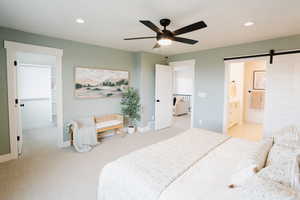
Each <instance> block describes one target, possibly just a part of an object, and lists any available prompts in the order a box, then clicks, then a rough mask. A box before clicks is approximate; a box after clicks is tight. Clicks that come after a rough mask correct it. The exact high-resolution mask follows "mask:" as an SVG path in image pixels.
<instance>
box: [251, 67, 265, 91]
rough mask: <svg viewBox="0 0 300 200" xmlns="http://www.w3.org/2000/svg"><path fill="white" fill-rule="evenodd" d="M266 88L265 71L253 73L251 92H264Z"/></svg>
mask: <svg viewBox="0 0 300 200" xmlns="http://www.w3.org/2000/svg"><path fill="white" fill-rule="evenodd" d="M265 88H266V71H265V70H256V71H253V90H265Z"/></svg>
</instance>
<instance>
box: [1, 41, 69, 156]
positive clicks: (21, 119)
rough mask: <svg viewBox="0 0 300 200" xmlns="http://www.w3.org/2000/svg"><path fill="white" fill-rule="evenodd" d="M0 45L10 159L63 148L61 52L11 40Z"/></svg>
mask: <svg viewBox="0 0 300 200" xmlns="http://www.w3.org/2000/svg"><path fill="white" fill-rule="evenodd" d="M4 46H5V48H6V54H7V76H8V79H7V86H8V103H9V104H8V106H9V127H10V131H9V135H10V149H11V157H10V159H17V158H18V157H20V156H30V155H32V154H34V153H35V152H38V151H39V152H40V151H44V152H49V150H52V149H57V146H63V144H64V143H63V107H62V73H61V72H62V70H61V69H62V55H63V50H61V49H54V48H49V47H43V46H36V45H29V44H23V43H17V42H11V41H5V42H4ZM23 144H24V145H23ZM23 146H24V148H23Z"/></svg>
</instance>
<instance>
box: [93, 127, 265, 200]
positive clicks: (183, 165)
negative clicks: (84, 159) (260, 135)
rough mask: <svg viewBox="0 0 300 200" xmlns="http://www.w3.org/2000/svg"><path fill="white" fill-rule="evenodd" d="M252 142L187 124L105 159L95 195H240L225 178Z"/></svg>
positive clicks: (213, 198) (159, 198)
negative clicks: (183, 128)
mask: <svg viewBox="0 0 300 200" xmlns="http://www.w3.org/2000/svg"><path fill="white" fill-rule="evenodd" d="M255 145H256V143H255V142H251V141H247V140H242V139H237V138H231V137H228V136H225V135H222V134H219V133H215V132H211V131H206V130H203V129H190V130H187V131H186V132H184V133H182V134H180V135H178V136H175V137H173V138H171V139H169V140H166V141H163V142H160V143H157V144H154V145H151V146H149V147H146V148H144V149H141V150H138V151H136V152H133V153H130V154H128V155H126V156H124V157H121V158H119V159H118V160H116V161H114V162H111V163H109V164H107V165H106V166H105V167H104V168H103V170H102V172H101V174H100V177H99V186H98V200H141V199H143V200H174V199H178V200H179V199H189V200H201V199H203V200H204V199H205V200H218V199H224V198H225V199H232V200H238V199H239V200H240V199H242V198H241V195H240V193H239V192H237V191H238V190H236V189H231V188H229V187H228V183H229V182H230V178H231V177H232V175H233V174H234V173H235V170H236V166H237V165H238V163H239V162H240V161H241V160H242V159H244V158H245V157H247V156H248V154H251V152H253V151H252V150H253V147H254V146H255ZM226 197H227V198H226ZM250 199H251V198H250ZM261 199H263V198H261Z"/></svg>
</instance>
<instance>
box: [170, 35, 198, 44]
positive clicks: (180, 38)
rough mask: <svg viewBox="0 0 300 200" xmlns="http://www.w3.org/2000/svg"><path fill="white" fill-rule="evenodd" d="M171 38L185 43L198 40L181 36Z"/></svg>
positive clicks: (192, 42) (193, 42)
mask: <svg viewBox="0 0 300 200" xmlns="http://www.w3.org/2000/svg"><path fill="white" fill-rule="evenodd" d="M172 40H174V41H176V42H182V43H186V44H196V43H197V42H198V41H197V40H191V39H187V38H182V37H174V38H172Z"/></svg>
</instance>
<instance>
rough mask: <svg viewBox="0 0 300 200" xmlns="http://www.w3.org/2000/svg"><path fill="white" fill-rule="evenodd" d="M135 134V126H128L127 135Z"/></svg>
mask: <svg viewBox="0 0 300 200" xmlns="http://www.w3.org/2000/svg"><path fill="white" fill-rule="evenodd" d="M134 132H135V127H134V126H128V128H127V133H128V134H133V133H134Z"/></svg>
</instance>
